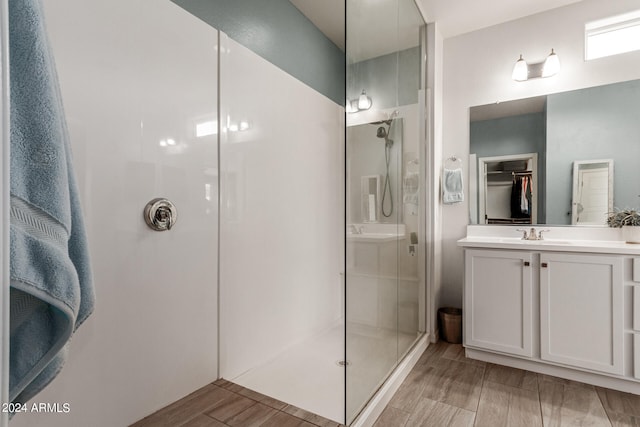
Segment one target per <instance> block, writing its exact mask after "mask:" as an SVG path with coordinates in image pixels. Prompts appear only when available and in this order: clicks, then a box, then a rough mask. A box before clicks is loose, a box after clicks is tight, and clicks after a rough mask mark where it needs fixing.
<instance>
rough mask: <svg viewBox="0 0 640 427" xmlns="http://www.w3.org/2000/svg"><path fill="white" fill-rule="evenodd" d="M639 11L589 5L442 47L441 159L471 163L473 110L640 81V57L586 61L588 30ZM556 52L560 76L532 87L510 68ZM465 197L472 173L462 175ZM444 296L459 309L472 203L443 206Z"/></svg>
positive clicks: (631, 5)
mask: <svg viewBox="0 0 640 427" xmlns="http://www.w3.org/2000/svg"><path fill="white" fill-rule="evenodd" d="M638 8H640V2H638V0H617V1H615V2H610V1H607V2H605V1H601V0H584V1H582V2H579V3H576V4H573V5H570V6H566V7H562V8H558V9H555V10H551V11H548V12H544V13H540V14H537V15H532V16H530V17H526V18H522V19H519V20H516V21H512V22H508V23H505V24H501V25H497V26H494V27H490V28H487V29H483V30H479V31H474V32H472V33H468V34H464V35H461V36H457V37H453V38H449V39H446V40H445V41H444V104H443V135H442V139H440V140H436V143H437V144H442V146H443V153H442V158H443V159H444V158H446V157H449V156H451V155H453V154H456V155H458V156H461V157H462V158H463V161H464V162H465V164H468V163H467V161H468V155H469V107H471V106H474V105H482V104H487V103H491V102H496V101H505V100H511V99H518V98H526V97H530V96H535V95H541V94H545V93H555V92H561V91H567V90H573V89H578V88H583V87H589V86H596V85H601V84H606V83H612V82H618V81H625V80H631V79H636V78H639V77H640V52H632V53H628V54H623V55H618V56H614V57H609V58H602V59H598V60H594V61H589V62H585V61H584V59H583V57H584V54H583V50H584V37H583V34H584V24H585V23H586V22H589V21H592V20H596V19H599V18H603V17H607V16H612V15H616V14H620V13H624V12H627V11H630V10H635V9H638ZM551 48H554V49H555V51H556V52H557V53H558V55H559V57H560V61H561V64H562V70H561V71H560V73H559V74H558V75H556V76H554V77H552V78H548V79H537V80H531V81H527V82H515V81H513V80H512V79H511V72H512V70H513V65H514V63H515V61H516V59H517V58H518V55H520V54H523V56H524V58H525V59H527V60H528V61H530V62H537V61H542V60H544V58H545V57H546V56H547V55H548V54H549V52H550V50H551ZM465 173H466V175H465V191H466V193H467V195H468V194H469V192H468V167H467V168H466V169H465ZM442 211H443V215H442V221H441V228H442V245H443V257H442V260H443V261H442V269H443V276H442V293H441V295H440V297H439V299H438V301H439V302H438V304H439V306H444V305H454V306H461V304H462V280H463V278H462V272H463V269H462V262H463V253H462V249H460V248H458V247H457V246H456V240H458V239H460V238H462V237H463V236H464V235H465V233H466V229H465V226H466V224H467V222H468V217H469V206H468V203H467V202H465V203H462V204H458V205H451V206H449V205H446V206H443V207H442Z"/></svg>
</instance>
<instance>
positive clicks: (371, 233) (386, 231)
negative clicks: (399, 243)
mask: <svg viewBox="0 0 640 427" xmlns="http://www.w3.org/2000/svg"><path fill="white" fill-rule="evenodd" d="M405 233H406V229H405V226H404V224H369V223H366V224H349V225H348V226H347V240H349V241H354V242H367V243H382V242H391V241H394V240H397V239H404V237H405Z"/></svg>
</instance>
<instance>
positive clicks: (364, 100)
mask: <svg viewBox="0 0 640 427" xmlns="http://www.w3.org/2000/svg"><path fill="white" fill-rule="evenodd" d="M369 108H371V98H369V97H368V96H367V93H366V92H365V91H364V89H363V90H362V93H361V94H360V97H359V98H358V110H368V109H369Z"/></svg>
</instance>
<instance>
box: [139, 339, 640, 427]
mask: <svg viewBox="0 0 640 427" xmlns="http://www.w3.org/2000/svg"><path fill="white" fill-rule="evenodd" d="M179 426H184V427H220V426H240V427H249V426H265V427H290V426H291V427H298V426H304V427H313V426H320V427H328V426H331V427H338V426H340V424H338V423H336V422H334V421H330V420H327V419H325V418H322V417H320V416H318V415H315V414H312V413H310V412H307V411H305V410H303V409H300V408H296V407H294V406H291V405H287V404H286V403H284V402H281V401H278V400H275V399H273V398H270V397H267V396H264V395H262V394H259V393H256V392H254V391H252V390H249V389H246V388H244V387H242V386H239V385H237V384H234V383H231V382H229V381H225V380H218V381H216V382H214V383H212V384H209V385H207V386H205V387H203V388H201V389H200V390H197V391H195V392H193V393H191V394H190V395H188V396H186V397H184V398H183V399H180V400H179V401H177V402H175V403H173V404H171V405H169V406H167V407H165V408H163V409H161V410H159V411H158V412H156V413H154V414H152V415H150V416H148V417H146V418H144V419H143V420H140V421H138V422H137V423H135V424H133V425H132V427H179ZM409 426H430V427H450V426H453V427H456V426H479V427H484V426H488V427H501V426H504V427H520V426H544V427H548V426H550V427H556V426H557V427H562V426H595V427H601V426H602V427H624V426H634V427H640V396H638V395H634V394H629V393H622V392H619V391H615V390H609V389H605V388H600V387H594V386H591V385H588V384H583V383H578V382H575V381H569V380H564V379H560V378H556V377H551V376H547V375H541V374H535V373H533V372H529V371H523V370H520V369H514V368H508V367H505V366H500V365H494V364H491V363H485V362H480V361H476V360H472V359H467V358H466V357H465V356H464V349H463V348H462V346H461V345H456V344H447V343H444V342H440V343H437V344H431V345H430V346H429V347H428V348H427V350H426V351H425V352H424V354H423V355H422V356H421V358H420V360H419V361H418V363H417V364H416V366H415V367H414V368H413V369H412V370H411V372H410V373H409V376H408V377H407V378H406V380H405V381H404V382H403V383H402V385H401V386H400V388H399V389H398V391H397V392H396V394H395V395H394V396H393V398H392V399H391V401H390V402H389V404H388V405H387V407H386V408H385V410H384V411H383V413H382V414H381V415H380V417H379V418H378V420H377V421H376V423H375V424H374V427H409Z"/></svg>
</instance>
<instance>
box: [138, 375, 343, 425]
mask: <svg viewBox="0 0 640 427" xmlns="http://www.w3.org/2000/svg"><path fill="white" fill-rule="evenodd" d="M223 426H237V427H253V426H255V427H257V426H263V427H314V426H319V427H338V426H340V424H338V423H336V422H334V421H331V420H328V419H326V418H323V417H321V416H319V415H316V414H312V413H311V412H308V411H305V410H304V409H300V408H297V407H295V406H292V405H288V404H286V403H284V402H281V401H279V400H276V399H273V398H271V397H268V396H265V395H263V394H260V393H256V392H255V391H253V390H249V389H247V388H244V387H242V386H240V385H238V384H234V383H232V382H229V381H226V380H218V381H215V382H213V383H211V384H209V385H207V386H205V387H203V388H201V389H199V390H196V391H195V392H193V393H191V394H190V395H188V396H186V397H183V398H182V399H180V400H178V401H177V402H174V403H172V404H171V405H169V406H166V407H164V408H162V409H160V410H159V411H158V412H155V413H153V414H151V415H149V416H148V417H146V418H144V419H142V420H140V421H138V422H137V423H135V424H132V425H131V427H223Z"/></svg>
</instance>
